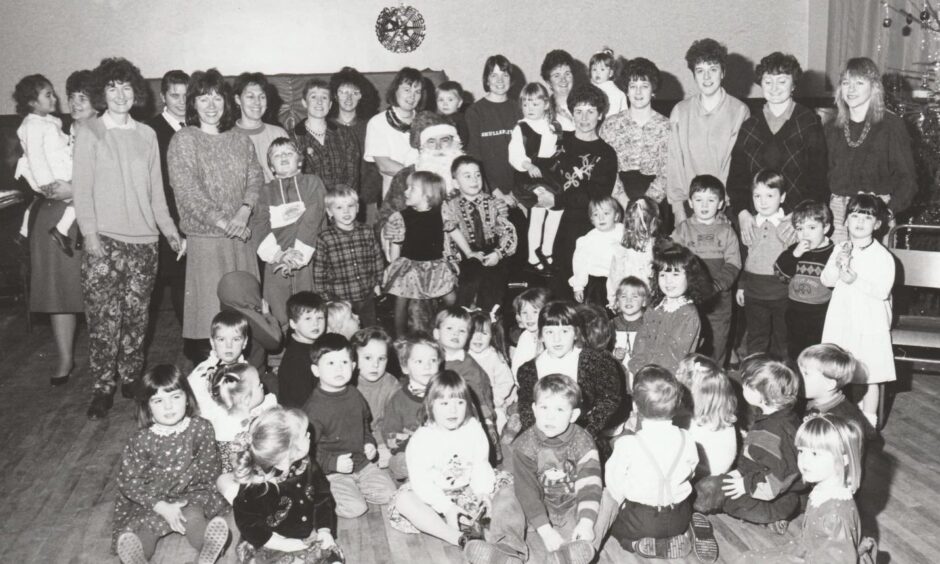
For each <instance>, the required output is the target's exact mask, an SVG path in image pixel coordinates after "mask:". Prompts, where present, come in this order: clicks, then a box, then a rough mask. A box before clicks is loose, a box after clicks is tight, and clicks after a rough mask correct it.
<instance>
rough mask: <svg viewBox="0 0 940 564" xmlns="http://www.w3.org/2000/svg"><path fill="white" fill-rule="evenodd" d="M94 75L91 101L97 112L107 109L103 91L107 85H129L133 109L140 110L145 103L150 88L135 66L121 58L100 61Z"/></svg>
mask: <svg viewBox="0 0 940 564" xmlns="http://www.w3.org/2000/svg"><path fill="white" fill-rule="evenodd" d="M93 72H94V74H95V91H94V92H93V93H92V94H93V96H92V100H93V103H94V105H95V108H96V109H98V110H105V109H107V104H106V103H105V100H104V91H105V88H107V87H108V85H109V84H117V83H119V82H124V83H127V84H130V85H131V88H132V89H133V90H134V107H135V108H140V107H143V106H144V105H145V104H146V103H147V99H148V97H149V95H150V88H148V87H147V82H146V81H144V77H143V75H141V74H140V69H139V68H137V66H136V65H135V64H134V63H132V62H130V61H128V60H127V59H125V58H123V57H111V58H107V59H102V60H101V63H100V64H99V65H98V67H97V68H96V69H95V70H94V71H93Z"/></svg>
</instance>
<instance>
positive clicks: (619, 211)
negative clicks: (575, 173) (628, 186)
mask: <svg viewBox="0 0 940 564" xmlns="http://www.w3.org/2000/svg"><path fill="white" fill-rule="evenodd" d="M604 206H607V207H609V208H610V209H612V210H614V221H616V222H617V223H620V222H621V221H623V208H622V207H620V202H618V201H617V200H616V199H614V197H613V196H604V197H603V198H596V199H595V198H591V199H590V200H589V201H588V216H590V215H591V214H593V213H594V210H596V209H598V208H602V207H604Z"/></svg>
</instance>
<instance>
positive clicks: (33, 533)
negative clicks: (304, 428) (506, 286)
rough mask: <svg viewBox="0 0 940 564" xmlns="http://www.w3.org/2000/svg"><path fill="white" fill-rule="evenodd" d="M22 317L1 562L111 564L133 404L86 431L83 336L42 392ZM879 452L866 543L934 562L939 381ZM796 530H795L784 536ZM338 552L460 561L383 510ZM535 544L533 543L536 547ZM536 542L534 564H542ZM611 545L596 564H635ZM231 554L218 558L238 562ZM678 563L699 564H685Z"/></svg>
mask: <svg viewBox="0 0 940 564" xmlns="http://www.w3.org/2000/svg"><path fill="white" fill-rule="evenodd" d="M24 327H25V323H24V318H23V316H22V314H19V313H18V312H10V311H2V310H0V562H2V563H33V562H35V563H43V564H46V563H58V562H69V563H77V562H88V563H105V562H117V559H116V558H115V557H113V556H111V555H110V553H109V542H110V534H111V512H112V507H113V499H114V494H115V486H114V477H115V473H116V470H117V467H118V461H119V456H120V452H121V447H122V445H123V444H124V442H125V440H126V439H127V437H128V436H129V435H130V434H131V433H132V432H133V431H134V429H135V423H134V420H133V409H132V405H131V402H129V401H128V400H123V399H120V398H118V399H117V402H116V405H115V408H114V409H113V411H112V413H111V415H110V417H109V418H108V419H106V420H104V421H99V422H91V421H88V420H87V419H86V418H85V408H86V405H87V401H88V399H89V395H90V388H91V383H90V380H89V376H88V374H87V373H86V369H87V338H86V334H85V332H84V329H80V333H81V334H80V337H79V341H78V344H77V351H78V367H79V368H78V371H77V377H76V378H74V379H73V381H72V382H71V383H70V384H69V385H67V386H65V387H63V388H56V389H52V388H50V387H49V385H48V377H49V375H50V371H51V370H54V368H55V358H54V354H55V353H54V346H53V344H52V342H51V332H50V329H49V327H48V325H46V324H39V325H36V326H35V327H34V329H33V332H32V333H31V334H27V333H26V332H25V329H24ZM178 335H179V327H178V326H177V325H176V322H175V320H173V319H172V315H170V314H169V313H168V312H163V314H162V315H161V316H160V319H159V322H158V323H156V331H155V335H154V338H153V342H152V344H151V346H150V353H149V357H148V362H149V363H156V362H174V361H178V360H180V356H179V346H178ZM899 387H900V388H902V391H901V392H900V393H899V394H898V395H897V397H896V400H895V402H894V407H893V411H892V413H891V416H890V420H889V423H888V427H887V429H886V430H885V432H884V437H885V439H886V443H887V446H886V447H885V448H884V451H883V452H877V453H872V456H869V459H868V464H867V468H866V475H865V479H864V486H863V489H862V491H861V492H860V493H859V495H858V496H857V499H858V504H859V507H860V509H861V512H862V516H863V521H864V534H866V535H871V536H874V537H876V538H877V539H878V541H879V545H880V550H881V552H880V554H879V558H878V561H879V562H880V563H886V562H897V563H903V564H909V563H921V562H924V563H927V562H937V561H940V527H938V523H940V425H938V422H940V377H938V376H936V375H933V376H931V375H928V374H917V375H915V376H914V377H913V378H912V379H909V380H908V381H907V382H902V383H901V384H900V386H899ZM713 523H714V524H715V529H716V533H717V537H718V540H719V543H720V550H721V561H722V562H731V561H734V560H735V559H736V558H737V556H738V555H739V554H740V553H741V552H742V551H743V550H746V549H747V548H749V547H762V546H770V545H773V544H775V543H781V542H784V540H785V538H783V537H777V536H774V535H773V534H771V533H769V532H768V531H766V530H765V529H763V528H761V527H756V526H753V525H748V524H744V523H740V522H737V521H735V520H733V519H729V518H725V517H719V518H714V519H713ZM795 528H796V527H791V533H790V534H791V535H792V534H793V533H792V531H793V530H794V529H795ZM339 529H340V531H339V542H340V544H341V546H342V547H343V548H344V549H345V551H346V555H347V561H348V562H350V563H354V564H373V563H374V564H388V563H396V562H397V563H407V564H421V563H429V564H430V563H433V564H443V563H448V562H454V563H457V562H462V559H461V555H460V552H459V551H458V550H457V549H455V548H453V547H447V546H444V545H443V544H442V543H440V542H438V541H436V540H432V539H428V538H426V537H423V536H418V535H404V534H401V533H398V532H396V531H393V530H391V529H390V528H389V527H388V526H387V521H386V519H385V517H384V509H383V508H378V507H373V508H372V509H371V511H370V512H369V513H368V514H367V515H366V516H364V517H363V518H361V519H358V520H344V519H340V525H339ZM533 536H535V537H537V535H533ZM537 543H538V541H537V539H533V542H532V544H533V546H532V557H531V558H530V562H535V563H542V562H545V561H546V559H545V555H544V551H542V550H541V549H540V547H538V546H534V545H536V544H537ZM615 544H616V543H608V545H607V547H606V548H605V550H604V551H603V553H602V554H601V556H600V558H599V562H602V563H621V562H624V563H627V562H636V561H640V560H642V559H638V558H636V557H634V556H632V555H629V554H626V553H623V552H622V551H620V550H619V548H617V547H615V546H613V545H615ZM233 552H234V551H232V550H229V551H228V553H227V554H226V555H225V557H224V561H225V562H234V555H233ZM194 559H195V553H194V552H193V551H192V550H191V549H190V548H189V547H188V545H186V543H185V541H184V540H182V538H181V537H178V536H177V537H175V538H168V539H166V540H164V541H162V542H161V544H160V546H159V547H158V549H157V555H156V557H155V558H154V561H155V562H164V563H173V564H176V563H183V562H191V561H193V560H194ZM683 561H684V562H695V559H694V558H692V557H690V558H687V559H685V560H683Z"/></svg>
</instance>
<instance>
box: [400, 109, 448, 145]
mask: <svg viewBox="0 0 940 564" xmlns="http://www.w3.org/2000/svg"><path fill="white" fill-rule="evenodd" d="M432 128H433V129H432ZM429 129H430V131H428V130H429ZM445 130H446V131H447V133H450V134H451V135H453V136H454V137H457V128H456V127H455V126H454V122H452V121H451V120H450V119H449V118H447V117H445V116H442V115H438V114H436V113H434V112H418V115H416V116H415V119H414V121H412V122H411V135H410V137H409V141H410V143H411V146H412V147H414V148H415V149H420V148H421V145H423V144H424V142H425V141H427V140H428V139H429V138H430V137H432V136H435V137H436V136H439V135H441V134H442V133H443V132H444V131H445ZM445 135H446V133H445Z"/></svg>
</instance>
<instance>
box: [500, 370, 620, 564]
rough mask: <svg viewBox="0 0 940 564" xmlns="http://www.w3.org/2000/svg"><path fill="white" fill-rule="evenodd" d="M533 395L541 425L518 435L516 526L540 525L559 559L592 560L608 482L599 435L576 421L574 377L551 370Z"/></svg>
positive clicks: (578, 398)
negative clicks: (597, 442)
mask: <svg viewBox="0 0 940 564" xmlns="http://www.w3.org/2000/svg"><path fill="white" fill-rule="evenodd" d="M533 398H534V400H535V401H534V404H533V406H532V407H533V410H534V411H535V425H534V426H532V427H529V428H528V429H527V430H525V431H524V432H523V433H522V434H521V435H519V436H518V437H517V438H516V440H515V441H513V457H514V458H513V472H514V476H513V477H514V482H515V491H516V497H517V498H518V499H519V503H520V504H521V505H522V510H523V513H524V516H523V515H519V516H518V517H519V518H518V519H517V520H516V521H515V522H514V526H516V527H517V528H518V531H519V533H520V534H521V533H522V532H523V530H524V528H525V525H526V523H528V524H529V526H531V527H532V528H534V529H535V531H536V532H537V533H538V534H539V537H540V538H541V539H542V542H543V543H544V544H545V548H546V549H547V551H548V553H549V554H551V557H552V561H553V562H558V563H571V564H576V563H584V564H586V563H587V562H589V561H590V560H591V558H593V557H594V551H595V546H598V545H599V544H600V539H601V538H602V537H603V534H597V535H595V531H594V524H595V523H596V521H597V511H598V508H599V507H600V500H601V493H602V491H603V484H602V483H601V463H600V459H599V458H598V454H597V447H596V446H595V444H594V439H593V438H592V437H591V435H590V434H589V433H588V432H587V431H585V430H584V429H582V428H581V427H580V426H578V425H576V424H575V421H577V419H578V417H579V416H580V415H581V410H580V409H579V407H578V406H579V405H580V403H581V390H580V389H579V388H578V384H577V382H575V381H574V380H573V379H571V378H570V377H568V376H565V375H563V374H549V375H548V376H545V377H544V378H542V379H541V380H539V381H538V382H537V383H536V384H535V390H534V393H533ZM523 517H524V519H523ZM601 533H603V532H601ZM594 541H597V542H594Z"/></svg>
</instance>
